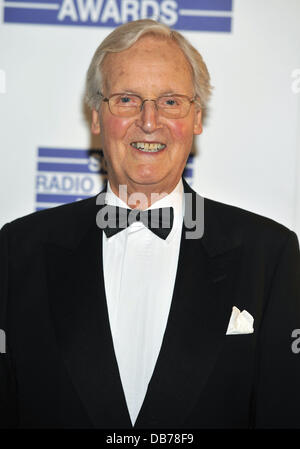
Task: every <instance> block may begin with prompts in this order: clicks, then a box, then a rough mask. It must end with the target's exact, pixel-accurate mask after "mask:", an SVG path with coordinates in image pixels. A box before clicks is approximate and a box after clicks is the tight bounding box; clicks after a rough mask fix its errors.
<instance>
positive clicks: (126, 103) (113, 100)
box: [100, 93, 195, 119]
mask: <svg viewBox="0 0 300 449" xmlns="http://www.w3.org/2000/svg"><path fill="white" fill-rule="evenodd" d="M100 95H101V96H102V101H104V102H106V103H108V107H109V110H110V112H111V113H112V114H113V115H116V116H117V117H134V116H135V115H138V114H139V113H140V112H141V111H142V109H143V106H144V103H145V101H153V102H154V104H155V107H156V110H157V111H158V112H159V113H160V114H161V115H162V116H163V117H166V118H174V119H176V118H183V117H185V116H186V115H187V114H188V113H189V111H190V108H191V104H192V103H194V102H195V98H189V97H188V96H187V95H179V94H176V95H164V96H162V97H158V98H156V99H150V98H144V99H143V98H141V97H140V96H139V95H132V94H124V93H120V94H113V95H111V96H110V97H104V95H103V94H102V93H100Z"/></svg>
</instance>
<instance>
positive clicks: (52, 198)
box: [36, 193, 92, 204]
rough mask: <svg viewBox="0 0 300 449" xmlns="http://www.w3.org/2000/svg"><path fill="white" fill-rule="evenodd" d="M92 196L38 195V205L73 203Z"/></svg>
mask: <svg viewBox="0 0 300 449" xmlns="http://www.w3.org/2000/svg"><path fill="white" fill-rule="evenodd" d="M91 196H92V195H56V194H50V193H37V195H36V202H37V203H59V204H65V203H73V202H74V201H78V200H84V199H86V198H90V197H91Z"/></svg>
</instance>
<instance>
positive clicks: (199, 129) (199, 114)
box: [194, 109, 202, 134]
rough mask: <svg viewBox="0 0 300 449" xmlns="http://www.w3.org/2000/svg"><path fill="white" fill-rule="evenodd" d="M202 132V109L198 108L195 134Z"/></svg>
mask: <svg viewBox="0 0 300 449" xmlns="http://www.w3.org/2000/svg"><path fill="white" fill-rule="evenodd" d="M201 133H202V110H201V109H196V111H195V121H194V134H201Z"/></svg>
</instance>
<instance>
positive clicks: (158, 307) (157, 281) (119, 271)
mask: <svg viewBox="0 0 300 449" xmlns="http://www.w3.org/2000/svg"><path fill="white" fill-rule="evenodd" d="M106 203H107V204H112V205H117V206H120V207H126V208H128V206H127V204H126V203H125V202H123V201H122V200H121V199H120V198H119V197H118V196H116V195H115V194H114V193H113V192H112V190H111V187H110V185H109V183H108V186H107V195H106ZM159 207H173V208H174V224H173V227H172V230H171V232H170V234H169V235H168V237H167V239H166V240H163V239H161V238H160V237H158V236H156V235H155V234H154V233H153V232H152V231H150V230H149V229H148V228H146V227H145V226H144V224H143V223H142V222H134V223H132V224H131V225H130V226H129V227H128V228H126V229H125V230H122V231H120V232H119V233H117V234H115V235H114V236H112V237H110V238H108V237H106V235H105V233H104V232H103V270H104V283H105V292H106V298H107V307H108V314H109V321H110V328H111V333H112V338H113V344H114V350H115V355H116V359H117V363H118V367H119V373H120V377H121V381H122V386H123V390H124V394H125V398H126V402H127V407H128V411H129V414H130V418H131V422H132V425H134V423H135V421H136V418H137V416H138V414H139V411H140V408H141V406H142V403H143V401H144V398H145V395H146V392H147V387H148V384H149V381H150V379H151V376H152V373H153V371H154V368H155V364H156V360H157V357H158V354H159V351H160V348H161V344H162V340H163V336H164V332H165V329H166V324H167V319H168V315H169V310H170V305H171V301H172V295H173V290H174V284H175V277H176V272H177V264H178V256H179V248H180V240H181V231H182V223H183V208H184V203H183V184H182V180H181V179H180V181H179V183H178V184H177V186H176V187H175V189H174V190H173V191H172V192H171V193H170V194H169V195H167V196H165V197H164V198H162V199H160V200H158V201H156V202H155V203H153V205H152V206H151V207H150V208H149V209H153V208H154V209H155V208H159Z"/></svg>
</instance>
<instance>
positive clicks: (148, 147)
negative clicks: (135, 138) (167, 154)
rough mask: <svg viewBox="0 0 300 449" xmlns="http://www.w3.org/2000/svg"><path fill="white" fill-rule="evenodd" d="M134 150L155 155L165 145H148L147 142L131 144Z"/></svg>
mask: <svg viewBox="0 0 300 449" xmlns="http://www.w3.org/2000/svg"><path fill="white" fill-rule="evenodd" d="M131 145H132V146H133V147H134V148H136V149H137V150H140V151H145V152H147V153H150V152H151V153H155V152H156V151H159V150H163V149H164V148H165V147H166V145H165V144H164V143H148V142H132V144H131Z"/></svg>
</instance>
